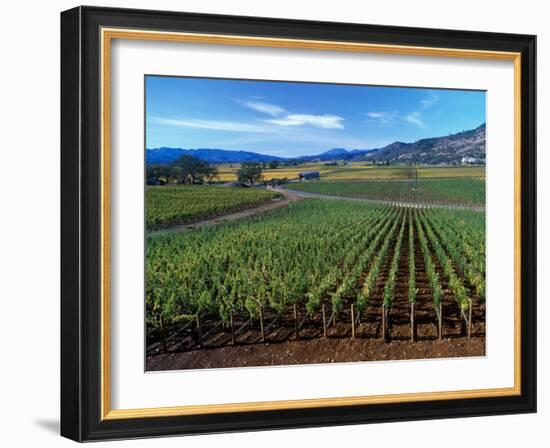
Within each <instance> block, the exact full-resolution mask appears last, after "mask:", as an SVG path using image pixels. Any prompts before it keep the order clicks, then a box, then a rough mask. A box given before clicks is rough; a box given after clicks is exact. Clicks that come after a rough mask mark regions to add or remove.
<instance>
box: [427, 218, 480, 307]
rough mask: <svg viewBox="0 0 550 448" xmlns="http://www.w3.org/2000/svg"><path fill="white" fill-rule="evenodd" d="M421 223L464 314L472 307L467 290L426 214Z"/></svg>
mask: <svg viewBox="0 0 550 448" xmlns="http://www.w3.org/2000/svg"><path fill="white" fill-rule="evenodd" d="M420 222H421V224H422V225H424V228H425V230H426V235H427V236H428V240H429V241H430V244H431V245H432V247H433V250H434V252H435V254H436V256H437V258H438V259H439V263H440V265H441V267H442V268H443V272H444V273H445V275H446V277H447V280H448V282H449V287H450V288H451V291H452V292H453V294H454V297H455V300H456V301H457V303H458V306H459V307H460V310H461V311H463V312H464V311H466V310H467V309H468V307H469V305H470V299H469V297H468V293H467V291H466V288H465V287H464V285H463V284H462V281H461V279H460V277H459V276H458V275H457V273H456V271H455V269H454V267H453V263H452V261H451V259H450V258H449V257H448V256H447V254H446V252H445V250H444V249H443V247H442V246H441V243H440V242H439V239H438V238H437V236H436V235H435V233H434V232H433V230H432V228H431V226H430V224H429V223H428V221H427V219H426V217H425V216H424V214H420Z"/></svg>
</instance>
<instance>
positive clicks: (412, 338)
mask: <svg viewBox="0 0 550 448" xmlns="http://www.w3.org/2000/svg"><path fill="white" fill-rule="evenodd" d="M414 330H415V328H414V303H411V341H412V342H414Z"/></svg>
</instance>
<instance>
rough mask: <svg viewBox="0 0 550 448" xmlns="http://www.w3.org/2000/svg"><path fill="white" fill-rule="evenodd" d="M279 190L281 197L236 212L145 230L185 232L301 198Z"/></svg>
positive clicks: (258, 212)
mask: <svg viewBox="0 0 550 448" xmlns="http://www.w3.org/2000/svg"><path fill="white" fill-rule="evenodd" d="M277 191H279V190H277ZM279 192H280V193H281V194H282V195H283V198H282V199H273V200H271V201H269V202H266V203H265V204H262V205H259V206H257V207H252V208H245V209H242V210H238V211H236V212H231V213H228V214H226V215H219V216H215V217H211V218H208V219H202V220H200V221H195V222H188V223H185V224H177V225H173V226H170V227H166V228H162V229H158V230H151V231H148V232H147V236H150V235H160V234H163V233H169V232H185V231H186V230H190V229H195V228H197V227H203V226H212V225H216V224H219V223H221V222H224V221H235V220H237V219H242V218H246V217H247V216H254V215H258V214H260V213H265V212H267V211H269V210H274V209H276V208H280V207H284V206H286V205H288V204H289V203H291V202H296V201H300V200H302V199H303V198H302V197H301V196H300V195H297V194H295V193H294V192H293V191H287V190H284V191H279Z"/></svg>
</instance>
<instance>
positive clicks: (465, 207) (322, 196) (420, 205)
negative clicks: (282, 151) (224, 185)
mask: <svg viewBox="0 0 550 448" xmlns="http://www.w3.org/2000/svg"><path fill="white" fill-rule="evenodd" d="M275 190H276V191H278V192H280V193H283V194H285V193H289V194H293V195H295V196H299V197H302V198H315V199H330V200H337V201H356V202H369V203H371V204H388V205H399V206H401V207H414V208H446V209H451V210H470V211H473V212H485V207H475V206H468V205H452V204H429V203H426V202H403V201H386V200H383V199H367V198H352V197H346V196H333V195H328V194H319V193H308V192H305V191H298V190H287V189H285V188H281V187H277V188H275Z"/></svg>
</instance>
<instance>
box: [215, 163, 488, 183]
mask: <svg viewBox="0 0 550 448" xmlns="http://www.w3.org/2000/svg"><path fill="white" fill-rule="evenodd" d="M238 169H239V165H238V164H233V165H219V166H218V170H219V181H220V182H231V181H234V180H236V179H237V177H236V175H235V172H236V171H237V170H238ZM302 171H319V173H320V174H321V179H323V180H375V179H407V178H409V176H410V173H411V167H409V166H402V167H401V166H389V167H381V166H371V165H365V163H358V162H353V163H350V164H348V165H338V166H326V165H325V164H324V163H308V164H303V165H299V166H296V167H281V168H277V169H274V170H271V169H265V170H264V171H263V178H264V180H271V179H273V178H277V179H282V178H285V177H286V178H288V179H289V180H293V179H298V174H299V173H300V172H302ZM418 177H419V178H426V179H428V178H440V177H441V178H448V177H453V178H455V177H472V178H477V179H484V178H485V167H483V166H460V167H448V166H442V167H438V166H419V167H418Z"/></svg>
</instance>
